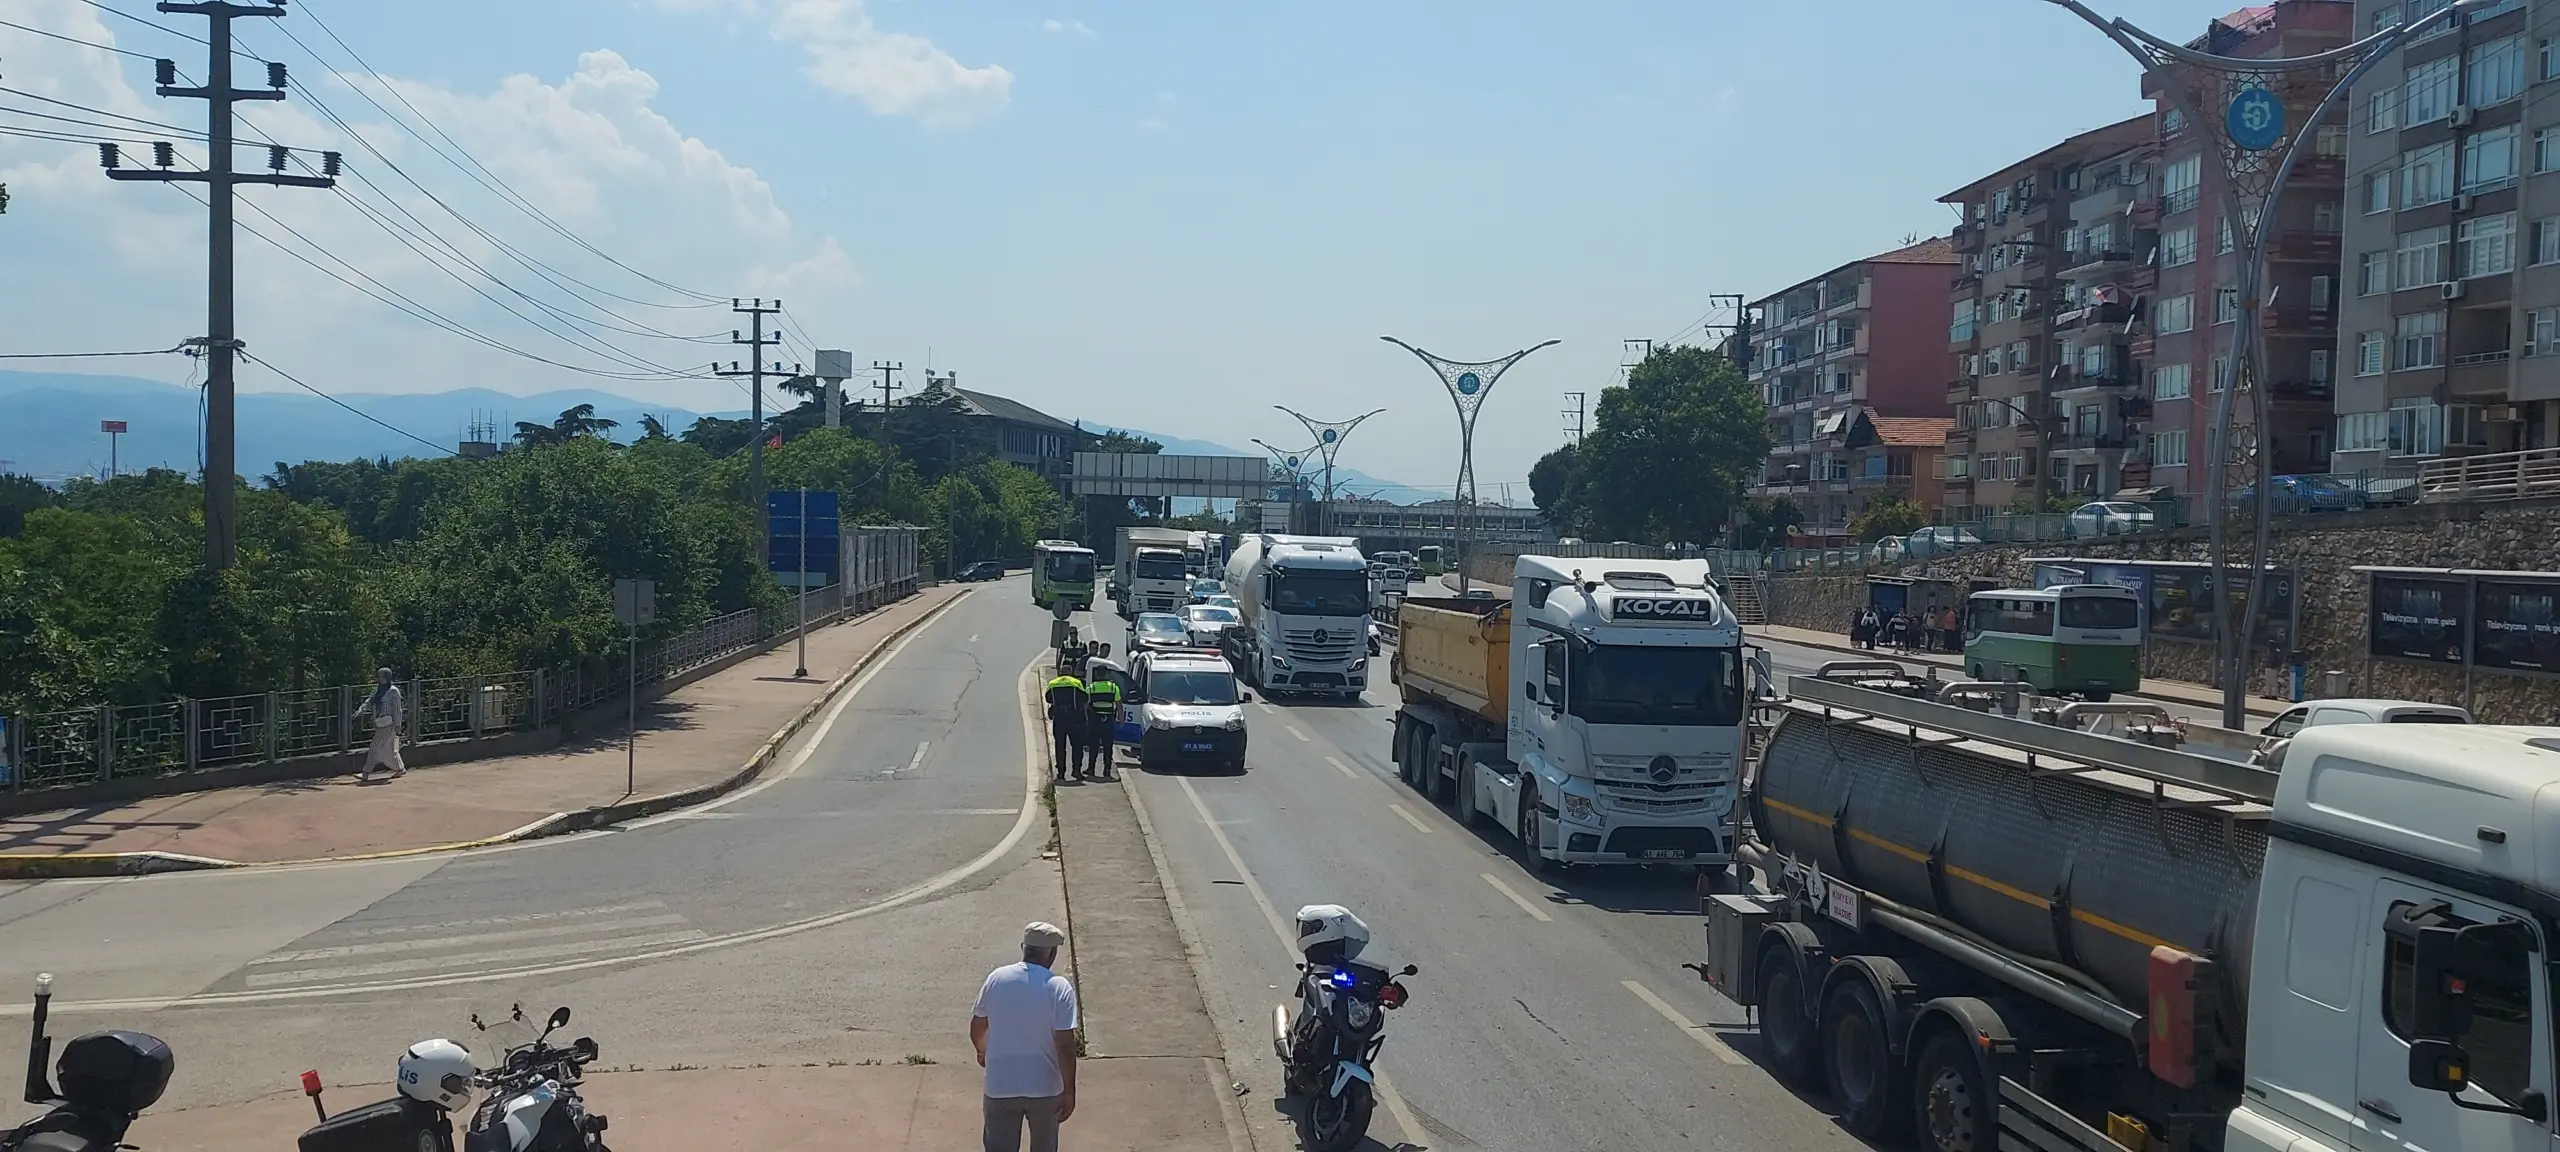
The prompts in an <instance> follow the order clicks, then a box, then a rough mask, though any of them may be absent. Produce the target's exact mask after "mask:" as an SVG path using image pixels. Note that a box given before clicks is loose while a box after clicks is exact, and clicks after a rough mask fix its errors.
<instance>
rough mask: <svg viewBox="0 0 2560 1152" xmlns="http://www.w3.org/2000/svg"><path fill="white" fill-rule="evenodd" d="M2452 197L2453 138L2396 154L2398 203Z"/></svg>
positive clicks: (2412, 205) (2404, 205)
mask: <svg viewBox="0 0 2560 1152" xmlns="http://www.w3.org/2000/svg"><path fill="white" fill-rule="evenodd" d="M2451 199H2453V142H2452V141H2449V140H2448V141H2446V142H2444V143H2442V144H2434V145H2430V146H2428V147H2425V148H2413V149H2411V150H2409V151H2408V152H2406V153H2403V154H2402V155H2401V157H2400V206H2401V207H2402V208H2415V207H2417V206H2419V205H2421V204H2434V203H2437V202H2439V201H2443V200H2451Z"/></svg>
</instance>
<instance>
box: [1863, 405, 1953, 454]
mask: <svg viewBox="0 0 2560 1152" xmlns="http://www.w3.org/2000/svg"><path fill="white" fill-rule="evenodd" d="M1867 422H1868V423H1871V424H1873V425H1875V428H1876V442H1877V443H1879V444H1895V445H1901V446H1905V447H1913V448H1936V447H1940V446H1942V445H1944V444H1945V443H1946V442H1947V433H1949V432H1952V431H1954V430H1955V427H1956V422H1955V420H1954V419H1953V418H1951V417H1946V416H1878V415H1875V414H1874V413H1868V414H1867Z"/></svg>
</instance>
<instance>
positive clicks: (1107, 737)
mask: <svg viewBox="0 0 2560 1152" xmlns="http://www.w3.org/2000/svg"><path fill="white" fill-rule="evenodd" d="M1087 667H1088V668H1092V669H1093V670H1094V671H1093V672H1092V674H1091V675H1090V676H1088V677H1087V678H1086V680H1085V685H1084V696H1085V702H1086V710H1087V711H1088V712H1089V713H1091V715H1092V725H1093V726H1092V728H1090V729H1089V730H1088V731H1087V732H1086V735H1085V739H1086V740H1087V741H1090V743H1089V744H1088V746H1087V747H1086V751H1087V752H1090V753H1091V754H1092V756H1093V768H1092V778H1094V779H1102V780H1108V779H1110V778H1111V756H1112V752H1113V751H1114V747H1115V745H1116V743H1117V739H1118V729H1119V727H1120V682H1119V681H1118V680H1116V679H1113V678H1112V676H1111V673H1110V671H1107V670H1106V669H1117V668H1118V665H1115V664H1112V663H1111V662H1110V661H1108V660H1097V661H1095V662H1094V663H1092V664H1089V665H1087ZM1076 779H1078V780H1083V779H1087V776H1086V771H1085V766H1084V765H1082V764H1078V765H1077V766H1076Z"/></svg>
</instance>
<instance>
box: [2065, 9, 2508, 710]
mask: <svg viewBox="0 0 2560 1152" xmlns="http://www.w3.org/2000/svg"><path fill="white" fill-rule="evenodd" d="M2045 2H2046V3H2048V4H2052V5H2053V6H2055V7H2057V8H2061V9H2063V10H2065V11H2067V12H2070V13H2071V14H2072V15H2074V16H2077V17H2079V18H2080V19H2081V20H2083V21H2085V22H2087V23H2088V24H2089V25H2090V26H2091V27H2094V28H2096V29H2097V30H2098V31H2099V32H2101V33H2103V34H2105V35H2106V37H2107V39H2109V40H2112V41H2114V42H2115V44H2116V46H2117V47H2119V48H2122V49H2124V50H2125V53H2126V54H2127V55H2130V56H2132V57H2133V58H2134V61H2135V62H2136V63H2138V64H2140V65H2141V66H2142V70H2143V73H2144V75H2145V76H2147V77H2148V78H2149V79H2150V80H2151V81H2152V83H2153V84H2154V85H2156V86H2157V87H2158V88H2159V90H2160V92H2161V94H2162V95H2164V96H2166V97H2167V98H2168V99H2169V101H2170V103H2171V105H2172V106H2173V107H2174V108H2176V109H2177V111H2178V114H2179V115H2181V116H2183V117H2185V118H2186V121H2187V124H2188V126H2189V128H2190V129H2191V130H2192V131H2194V132H2196V133H2198V134H2199V135H2201V136H2204V137H2205V138H2207V139H2210V140H2211V141H2213V143H2214V144H2215V145H2216V147H2215V148H2214V149H2213V151H2214V152H2215V153H2216V157H2215V158H2216V159H2217V160H2218V161H2220V163H2219V164H2218V165H2217V166H2216V171H2215V172H2214V174H2215V175H2216V176H2219V177H2220V178H2221V180H2222V189H2221V191H2222V193H2223V195H2222V196H2221V197H2220V199H2221V201H2222V203H2221V210H2222V218H2223V223H2224V225H2225V226H2226V227H2228V228H2230V230H2231V234H2232V236H2233V237H2234V238H2235V241H2236V247H2237V249H2238V257H2237V258H2238V261H2239V265H2240V266H2239V269H2238V279H2237V282H2236V285H2235V287H2234V292H2235V294H2236V295H2237V296H2238V297H2239V300H2238V304H2239V309H2238V312H2239V315H2238V317H2237V320H2238V322H2237V323H2236V324H2234V325H2233V328H2232V333H2231V354H2230V355H2229V356H2228V357H2226V358H2225V361H2224V367H2223V372H2222V374H2221V377H2220V379H2218V380H2217V381H2216V384H2217V395H2216V397H2215V400H2214V406H2213V426H2212V427H2211V428H2210V429H2209V430H2208V431H2209V433H2210V436H2211V449H2210V451H2211V456H2210V458H2209V459H2207V461H2206V472H2205V476H2206V483H2205V504H2206V506H2205V515H2206V517H2207V523H2208V525H2209V529H2208V535H2209V536H2210V544H2209V547H2210V548H2211V550H2212V554H2211V561H2210V564H2211V572H2210V575H2209V576H2208V579H2207V586H2208V587H2209V588H2210V589H2211V593H2212V605H2213V621H2214V630H2213V636H2214V655H2215V660H2216V671H2217V673H2218V674H2219V675H2220V677H2221V679H2222V725H2223V727H2226V728H2239V727H2241V726H2242V725H2244V724H2245V723H2246V722H2247V716H2248V712H2247V702H2248V701H2247V698H2248V682H2249V676H2248V673H2249V667H2248V665H2249V653H2250V651H2251V649H2253V648H2254V647H2255V646H2256V637H2257V622H2258V615H2259V613H2260V612H2261V611H2263V609H2264V604H2265V597H2264V592H2265V584H2266V554H2267V549H2268V537H2269V534H2270V530H2271V528H2272V525H2271V524H2270V523H2269V519H2270V515H2271V513H2272V511H2273V489H2274V485H2273V484H2270V483H2268V481H2269V479H2270V478H2271V477H2270V476H2269V473H2270V472H2272V470H2273V466H2274V461H2273V456H2272V454H2271V452H2270V451H2269V443H2270V437H2269V432H2268V426H2269V423H2270V422H2271V420H2272V419H2273V403H2272V401H2271V399H2270V398H2269V395H2268V391H2267V387H2266V381H2265V377H2266V371H2265V364H2264V360H2265V348H2266V333H2265V331H2264V329H2263V327H2262V325H2261V324H2260V322H2259V319H2258V313H2259V308H2260V305H2261V301H2260V295H2261V294H2260V291H2259V289H2260V287H2261V286H2262V285H2263V284H2264V282H2265V264H2266V242H2267V237H2268V233H2269V231H2270V229H2272V228H2273V226H2274V222H2275V217H2276V213H2275V208H2276V204H2277V202H2278V201H2279V200H2280V199H2281V198H2282V197H2283V194H2284V185H2285V181H2286V180H2287V179H2288V178H2289V177H2291V176H2292V174H2293V167H2294V164H2295V163H2296V162H2297V161H2299V160H2300V159H2301V158H2302V154H2303V151H2304V147H2305V145H2306V144H2308V143H2310V142H2312V141H2313V140H2315V139H2316V138H2317V136H2318V132H2317V127H2318V125H2319V124H2320V122H2321V121H2323V120H2325V119H2327V118H2328V115H2329V112H2330V110H2331V109H2333V108H2335V107H2336V106H2337V104H2338V101H2339V100H2340V99H2342V98H2344V97H2345V96H2346V95H2347V93H2348V92H2349V91H2350V90H2352V89H2353V88H2354V87H2355V85H2356V82H2357V81H2359V80H2362V79H2363V78H2364V76H2365V73H2367V72H2369V71H2371V70H2372V69H2373V66H2374V65H2375V64H2377V63H2379V62H2381V61H2382V60H2383V59H2384V58H2386V57H2388V56H2390V55H2391V53H2392V52H2394V51H2396V50H2397V49H2398V48H2399V47H2400V46H2401V45H2402V44H2403V43H2405V42H2407V41H2408V40H2409V39H2410V38H2411V37H2413V36H2415V35H2416V34H2417V33H2419V32H2420V31H2422V30H2424V29H2426V28H2428V27H2429V26H2431V25H2434V24H2436V23H2438V22H2443V21H2452V20H2456V19H2459V18H2462V17H2464V16H2467V15H2469V14H2470V13H2472V12H2475V11H2478V10H2479V9H2481V8H2483V7H2486V6H2488V5H2490V4H2492V3H2495V2H2496V0H2454V2H2453V3H2452V4H2450V5H2448V6H2446V7H2444V8H2441V9H2438V10H2436V11H2434V12H2431V13H2428V14H2427V15H2426V16H2424V17H2421V18H2419V19H2417V20H2413V21H2409V22H2407V23H2404V24H2398V25H2394V26H2392V27H2389V28H2385V29H2383V30H2382V31H2379V32H2376V33H2374V34H2373V35H2370V36H2367V37H2365V38H2364V39H2361V40H2357V41H2354V42H2352V43H2349V44H2345V45H2342V46H2340V47H2337V48H2332V49H2330V50H2328V51H2326V52H2317V53H2313V54H2311V55H2308V56H2291V57H2281V58H2273V59H2265V60H2250V59H2244V58H2239V57H2232V56H2221V55H2217V54H2214V53H2212V52H2207V51H2202V50H2198V49H2194V48H2188V47H2185V46H2183V45H2179V44H2173V43H2170V42H2169V41H2166V40H2162V39H2160V38H2159V37H2157V36H2154V35H2152V34H2151V33H2149V32H2145V31H2143V30H2142V29H2140V28H2137V27H2135V26H2134V25H2133V24H2131V23H2130V22H2128V21H2125V20H2123V19H2121V18H2119V19H2116V20H2112V21H2111V20H2108V19H2106V18H2104V17H2101V16H2099V15H2098V14H2097V13H2096V12H2093V11H2090V10H2089V7H2088V6H2087V5H2086V4H2084V3H2081V0H2045ZM2341 65H2345V66H2346V67H2345V72H2344V74H2343V75H2339V76H2338V79H2337V80H2336V81H2335V82H2334V83H2332V84H2331V85H2330V86H2329V88H2328V90H2327V91H2326V92H2324V93H2323V94H2322V95H2321V97H2320V99H2319V100H2318V102H2317V103H2316V104H2315V105H2314V107H2313V109H2312V112H2311V115H2310V116H2309V117H2307V118H2306V119H2305V120H2304V121H2303V122H2302V123H2301V124H2300V125H2291V124H2287V123H2286V122H2285V118H2286V110H2285V103H2284V101H2283V100H2282V99H2281V98H2280V97H2278V96H2276V95H2275V94H2274V93H2273V92H2271V91H2270V90H2269V88H2268V87H2267V84H2268V82H2269V81H2271V80H2276V79H2279V78H2281V77H2283V76H2284V75H2285V74H2287V73H2297V72H2309V71H2313V70H2318V71H2319V72H2321V73H2322V74H2324V75H2325V74H2334V73H2336V72H2337V70H2338V68H2339V67H2340V66H2341ZM2206 74H2210V77H2211V78H2210V79H2205V78H2204V76H2205V75H2206ZM2190 77H2191V78H2196V84H2195V88H2196V91H2194V92H2190V91H2188V89H2187V88H2186V87H2185V86H2184V79H2183V78H2190ZM2225 88H2228V89H2230V90H2231V95H2230V97H2229V103H2228V105H2227V106H2226V108H2225V109H2224V111H2225V112H2226V115H2224V116H2222V117H2220V118H2215V119H2208V118H2207V117H2206V116H2205V115H2204V114H2203V111H2202V105H2201V101H2200V100H2199V99H2198V96H2199V94H2200V93H2204V92H2212V93H2214V94H2216V95H2219V94H2220V93H2221V92H2222V91H2223V89H2225ZM2279 147H2281V148H2282V151H2281V152H2279V153H2277V159H2276V160H2275V162H2274V163H2273V164H2272V165H2271V164H2269V163H2268V162H2267V154H2268V153H2270V152H2275V151H2276V150H2277V149H2278V148H2279ZM2244 196H2254V199H2255V200H2256V204H2255V205H2254V206H2255V207H2256V209H2257V218H2256V219H2254V220H2252V219H2249V217H2248V213H2247V211H2245V209H2244V207H2243V205H2242V204H2241V203H2240V201H2241V199H2242V198H2243V197H2244ZM2249 361H2254V362H2255V363H2254V364H2249V363H2244V362H2249ZM2244 367H2248V368H2253V369H2254V370H2252V371H2249V372H2247V373H2246V374H2245V376H2244V373H2243V368H2244ZM2244 378H2245V379H2246V380H2248V381H2249V384H2250V387H2251V388H2252V390H2253V392H2254V395H2253V396H2252V397H2251V412H2252V416H2253V422H2252V432H2251V440H2252V445H2251V451H2252V454H2253V456H2254V458H2255V466H2256V477H2255V479H2256V492H2255V493H2254V496H2255V499H2254V500H2253V501H2252V503H2253V504H2254V505H2255V508H2254V509H2253V512H2254V515H2255V516H2256V524H2255V527H2254V531H2253V532H2252V534H2251V542H2250V556H2249V592H2248V599H2247V600H2246V601H2245V602H2244V603H2243V604H2242V606H2241V607H2242V610H2243V611H2242V615H2241V618H2240V620H2238V621H2237V624H2238V635H2236V636H2235V635H2234V634H2233V624H2234V623H2235V622H2234V621H2233V619H2232V612H2231V589H2230V584H2231V583H2232V581H2231V579H2230V576H2231V570H2230V555H2229V541H2228V534H2229V507H2228V505H2229V500H2228V499H2227V496H2226V493H2227V490H2228V487H2229V480H2230V478H2229V469H2230V466H2231V462H2232V460H2231V457H2232V444H2233V437H2232V431H2233V429H2232V423H2231V405H2232V400H2233V394H2234V393H2236V392H2237V391H2238V390H2239V385H2240V382H2241V380H2243V379H2244Z"/></svg>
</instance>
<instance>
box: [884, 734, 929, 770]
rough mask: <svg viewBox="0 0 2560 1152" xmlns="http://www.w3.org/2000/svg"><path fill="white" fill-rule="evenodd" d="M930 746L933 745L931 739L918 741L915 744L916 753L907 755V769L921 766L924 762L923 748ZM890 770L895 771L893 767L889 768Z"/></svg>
mask: <svg viewBox="0 0 2560 1152" xmlns="http://www.w3.org/2000/svg"><path fill="white" fill-rule="evenodd" d="M931 747H933V741H931V740H924V741H919V742H918V743H917V744H916V754H915V755H913V756H909V757H907V771H909V772H913V771H915V770H916V769H917V768H918V767H920V766H922V765H923V764H924V750H925V749H927V748H931ZM891 771H895V769H891Z"/></svg>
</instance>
